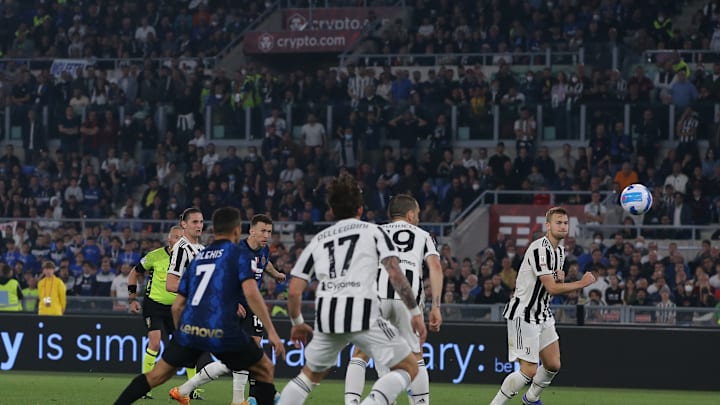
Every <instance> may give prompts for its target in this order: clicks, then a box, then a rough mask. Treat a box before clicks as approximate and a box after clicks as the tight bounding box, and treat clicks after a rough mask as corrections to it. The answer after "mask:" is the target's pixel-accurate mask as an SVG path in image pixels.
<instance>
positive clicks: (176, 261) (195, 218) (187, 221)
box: [165, 208, 205, 293]
mask: <svg viewBox="0 0 720 405" xmlns="http://www.w3.org/2000/svg"><path fill="white" fill-rule="evenodd" d="M180 226H182V228H183V236H182V238H180V240H178V241H177V242H175V245H173V247H172V251H171V252H170V267H169V268H168V276H167V282H166V283H165V288H166V289H167V290H168V291H170V292H174V293H176V292H177V289H178V285H179V284H180V277H182V275H183V273H184V272H185V269H186V268H187V267H188V266H189V265H190V262H191V261H192V259H194V258H195V255H197V254H198V253H199V252H200V251H201V250H203V249H205V246H203V245H202V244H201V243H200V238H201V236H202V231H203V214H202V211H200V210H199V209H197V208H187V209H186V210H185V211H183V213H182V214H181V215H180Z"/></svg>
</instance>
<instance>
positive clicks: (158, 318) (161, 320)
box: [142, 297, 175, 335]
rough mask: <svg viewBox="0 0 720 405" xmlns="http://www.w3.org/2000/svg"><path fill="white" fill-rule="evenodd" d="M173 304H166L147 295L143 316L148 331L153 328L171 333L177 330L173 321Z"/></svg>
mask: <svg viewBox="0 0 720 405" xmlns="http://www.w3.org/2000/svg"><path fill="white" fill-rule="evenodd" d="M171 307H172V305H164V304H160V303H157V302H155V301H153V300H151V299H150V298H148V297H145V299H144V300H143V308H142V309H143V318H144V319H145V327H146V328H147V330H148V332H150V331H153V330H159V331H163V330H164V331H165V333H167V334H168V335H171V334H172V333H173V332H174V331H175V324H174V323H173V318H172V311H171V310H170V308H171Z"/></svg>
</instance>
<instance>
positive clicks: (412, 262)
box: [400, 259, 415, 266]
mask: <svg viewBox="0 0 720 405" xmlns="http://www.w3.org/2000/svg"><path fill="white" fill-rule="evenodd" d="M400 264H409V265H410V266H414V265H415V262H414V261H412V260H405V259H400Z"/></svg>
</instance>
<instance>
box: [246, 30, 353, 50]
mask: <svg viewBox="0 0 720 405" xmlns="http://www.w3.org/2000/svg"><path fill="white" fill-rule="evenodd" d="M360 35H361V31H281V32H260V31H253V32H248V33H246V34H245V38H244V39H243V50H244V51H245V53H247V54H278V53H300V52H302V53H313V52H342V51H344V50H345V49H347V48H348V47H349V46H350V45H352V44H353V43H355V41H357V40H358V39H359V38H360Z"/></svg>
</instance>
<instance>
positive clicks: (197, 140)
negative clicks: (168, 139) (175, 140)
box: [188, 128, 207, 149]
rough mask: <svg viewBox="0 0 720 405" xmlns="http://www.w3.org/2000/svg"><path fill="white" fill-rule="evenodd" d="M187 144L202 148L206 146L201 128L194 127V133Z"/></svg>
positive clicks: (205, 139)
mask: <svg viewBox="0 0 720 405" xmlns="http://www.w3.org/2000/svg"><path fill="white" fill-rule="evenodd" d="M188 145H195V147H197V148H203V149H205V147H206V146H207V138H206V137H205V134H204V133H203V131H202V129H200V128H196V129H195V133H194V135H193V139H191V140H189V141H188Z"/></svg>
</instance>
